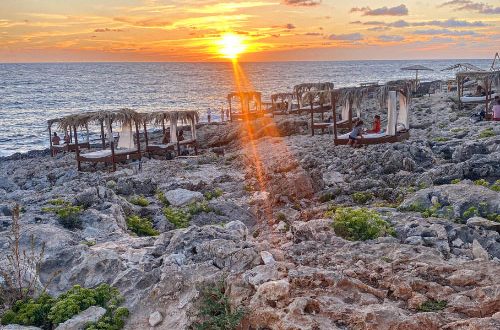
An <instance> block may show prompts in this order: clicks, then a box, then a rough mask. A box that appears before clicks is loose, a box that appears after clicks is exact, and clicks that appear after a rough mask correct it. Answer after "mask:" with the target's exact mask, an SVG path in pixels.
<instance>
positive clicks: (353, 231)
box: [333, 207, 396, 241]
mask: <svg viewBox="0 0 500 330" xmlns="http://www.w3.org/2000/svg"><path fill="white" fill-rule="evenodd" d="M333 230H334V231H335V234H337V235H339V236H340V237H342V238H344V239H347V240H349V241H366V240H369V239H375V238H378V237H381V236H386V235H391V236H394V235H395V234H396V233H395V231H394V228H393V227H392V226H391V225H390V224H389V223H388V222H386V221H385V220H383V219H382V217H381V216H380V215H379V214H378V213H377V212H375V211H370V210H368V209H366V208H360V209H354V208H344V207H340V208H337V209H336V210H335V216H334V222H333Z"/></svg>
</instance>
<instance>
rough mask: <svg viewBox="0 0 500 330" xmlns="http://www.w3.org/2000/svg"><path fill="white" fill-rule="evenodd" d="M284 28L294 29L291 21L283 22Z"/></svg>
mask: <svg viewBox="0 0 500 330" xmlns="http://www.w3.org/2000/svg"><path fill="white" fill-rule="evenodd" d="M284 28H285V29H287V30H292V29H295V25H293V24H292V23H288V24H285V26H284Z"/></svg>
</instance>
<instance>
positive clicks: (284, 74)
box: [0, 60, 491, 156]
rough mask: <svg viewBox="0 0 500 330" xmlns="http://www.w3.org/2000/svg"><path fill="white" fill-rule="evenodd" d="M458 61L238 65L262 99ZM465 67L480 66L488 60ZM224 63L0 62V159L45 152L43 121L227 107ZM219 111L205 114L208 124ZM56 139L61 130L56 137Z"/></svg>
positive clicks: (440, 75)
mask: <svg viewBox="0 0 500 330" xmlns="http://www.w3.org/2000/svg"><path fill="white" fill-rule="evenodd" d="M457 62H460V61H458V60H425V61H345V62H274V63H241V64H239V65H240V66H241V69H242V71H243V72H244V74H245V76H246V78H247V80H248V81H249V82H250V83H251V84H252V87H253V88H254V89H255V90H258V91H261V92H262V93H263V101H266V100H269V96H270V95H271V94H272V93H275V92H286V91H290V90H291V89H292V88H293V86H294V85H296V84H299V83H304V82H326V81H329V82H333V83H335V86H336V87H345V86H356V85H358V84H359V83H362V82H375V81H378V82H379V83H384V82H387V81H390V80H395V79H405V78H413V77H414V72H409V71H401V70H400V69H401V67H404V66H407V65H413V64H421V65H424V66H427V67H430V68H432V69H434V70H435V71H422V72H420V74H419V78H421V79H422V80H437V79H447V78H453V76H454V73H453V72H450V71H447V72H441V69H443V68H445V67H446V66H449V65H451V64H454V63H457ZM466 62H469V63H472V64H474V65H477V66H479V67H481V68H484V69H487V68H488V66H489V65H490V63H491V61H489V60H467V61H466ZM235 88H236V87H235V79H234V75H233V66H232V64H231V63H39V64H0V127H1V129H0V156H7V155H11V154H13V153H16V152H27V151H29V150H35V149H44V148H47V147H48V143H49V142H48V131H47V120H48V119H52V118H57V117H60V116H64V115H67V114H72V113H79V112H84V111H93V110H105V109H118V108H122V107H128V108H132V109H135V110H138V111H153V110H164V109H172V110H174V109H175V110H184V109H185V110H198V111H199V112H200V115H201V120H202V121H204V120H206V110H207V109H208V108H209V107H210V108H212V109H220V108H221V107H222V106H224V107H226V106H227V104H226V97H225V96H226V95H227V93H229V92H231V91H233V90H235ZM218 114H219V111H218V110H213V111H212V118H213V120H218V119H219V116H218ZM60 133H61V134H62V132H60Z"/></svg>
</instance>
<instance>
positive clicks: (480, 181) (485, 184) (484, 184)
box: [474, 179, 490, 188]
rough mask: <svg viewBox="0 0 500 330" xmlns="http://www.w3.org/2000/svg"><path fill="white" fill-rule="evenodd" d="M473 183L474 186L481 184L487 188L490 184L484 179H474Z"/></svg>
mask: <svg viewBox="0 0 500 330" xmlns="http://www.w3.org/2000/svg"><path fill="white" fill-rule="evenodd" d="M474 184H475V185H476V186H483V187H486V188H488V187H489V186H490V184H489V183H488V181H486V180H485V179H479V180H476V181H474Z"/></svg>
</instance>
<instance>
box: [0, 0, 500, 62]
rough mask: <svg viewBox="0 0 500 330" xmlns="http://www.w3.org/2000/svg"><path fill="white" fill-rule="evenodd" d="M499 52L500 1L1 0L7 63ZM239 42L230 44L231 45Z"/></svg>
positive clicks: (0, 32) (1, 58) (1, 48)
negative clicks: (228, 40)
mask: <svg viewBox="0 0 500 330" xmlns="http://www.w3.org/2000/svg"><path fill="white" fill-rule="evenodd" d="M228 35H230V36H232V39H236V40H237V42H238V43H240V44H239V45H237V46H238V47H239V48H238V49H240V50H243V49H244V51H243V53H241V54H239V55H238V58H239V60H240V61H313V60H326V61H328V60H368V59H373V60H381V59H434V58H435V59H440V58H461V59H465V58H493V56H494V54H495V52H497V51H500V46H499V45H500V0H484V1H483V0H480V1H476V0H450V1H446V0H435V1H415V0H408V1H402V0H399V1H375V0H353V1H338V0H259V1H250V0H244V1H211V0H183V1H180V0H179V1H170V0H106V1H104V0H85V1H76V0H0V62H86V61H89V62H94V61H134V62H135V61H138V62H161V61H224V60H228V59H227V58H226V57H227V56H226V55H227V54H224V52H223V51H221V48H224V47H225V48H227V47H228V45H224V41H221V40H225V39H224V38H225V36H228ZM229 47H231V45H229Z"/></svg>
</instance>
